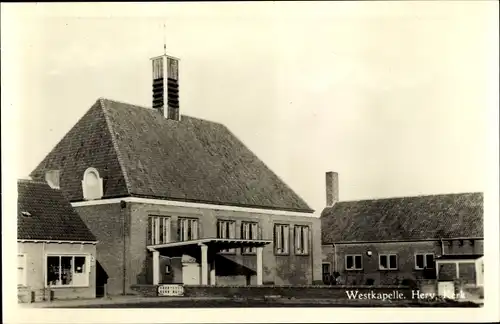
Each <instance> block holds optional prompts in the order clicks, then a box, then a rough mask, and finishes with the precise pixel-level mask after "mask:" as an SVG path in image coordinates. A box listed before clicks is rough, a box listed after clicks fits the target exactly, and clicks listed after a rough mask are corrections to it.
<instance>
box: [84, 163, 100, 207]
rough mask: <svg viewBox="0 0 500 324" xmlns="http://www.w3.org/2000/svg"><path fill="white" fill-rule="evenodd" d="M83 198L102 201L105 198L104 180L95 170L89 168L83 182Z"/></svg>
mask: <svg viewBox="0 0 500 324" xmlns="http://www.w3.org/2000/svg"><path fill="white" fill-rule="evenodd" d="M82 189H83V198H84V199H86V200H92V199H101V198H102V196H103V192H102V191H103V189H102V178H100V177H99V172H98V171H97V169H95V168H88V169H87V170H85V173H84V174H83V180H82Z"/></svg>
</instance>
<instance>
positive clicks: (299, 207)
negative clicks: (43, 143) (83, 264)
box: [31, 55, 321, 294]
mask: <svg viewBox="0 0 500 324" xmlns="http://www.w3.org/2000/svg"><path fill="white" fill-rule="evenodd" d="M152 68H153V73H152V75H153V80H152V88H153V102H152V108H147V107H140V106H137V105H132V104H127V103H123V102H118V101H114V100H108V99H102V98H101V99H98V100H97V101H96V102H95V104H94V105H92V107H91V108H90V109H89V110H88V111H87V112H86V113H85V115H84V116H83V117H82V118H81V119H80V120H79V121H78V122H77V123H76V125H75V126H74V127H73V128H72V129H71V130H70V131H69V132H68V133H67V134H66V135H65V136H64V137H63V138H62V140H61V141H60V142H59V143H58V144H57V145H56V146H55V148H54V149H53V150H52V151H51V152H50V153H49V154H48V155H47V156H46V157H45V158H44V159H43V161H42V162H41V163H40V164H39V165H38V166H37V167H36V169H35V170H34V171H33V172H32V174H31V176H32V177H33V178H35V179H43V178H44V177H45V175H46V174H47V173H51V174H55V175H57V176H58V180H57V181H59V184H60V188H61V190H62V191H63V192H64V195H65V196H66V197H67V199H69V200H70V201H71V203H72V206H73V207H74V208H75V210H76V211H77V213H78V214H79V215H80V217H81V218H82V219H83V221H84V222H85V224H86V225H87V226H88V227H89V228H90V230H91V231H92V233H93V234H94V235H95V236H96V237H97V239H98V241H99V242H98V244H97V263H98V265H99V269H100V271H99V272H98V274H97V285H98V286H102V285H104V284H106V285H107V289H108V293H109V294H126V293H132V292H133V286H135V285H142V284H144V285H158V284H163V283H176V284H184V285H262V284H275V285H289V284H313V283H318V282H321V241H320V233H321V230H320V220H319V218H318V217H314V211H313V210H312V209H311V208H310V207H309V206H308V205H307V204H306V202H305V201H304V200H303V199H302V198H301V197H299V195H297V194H296V193H295V192H294V191H293V190H292V189H291V188H290V187H289V186H288V185H287V184H286V183H285V182H284V181H283V180H281V179H280V178H279V177H278V176H277V175H276V174H275V173H274V172H273V171H272V170H270V169H269V168H268V167H267V166H266V165H265V164H264V163H263V162H262V161H261V160H260V159H259V158H258V157H257V156H256V155H255V154H254V153H253V152H252V151H251V150H249V149H248V148H247V147H246V146H245V145H244V143H242V142H241V141H240V140H239V139H238V138H237V137H236V136H235V135H234V134H233V133H232V132H231V131H230V130H229V129H228V128H226V127H225V126H224V125H222V124H219V123H216V122H211V121H207V120H202V119H199V118H194V117H189V116H186V115H183V114H181V113H180V103H179V79H180V78H179V59H177V58H175V57H172V56H168V55H162V56H159V57H155V58H153V59H152ZM70 105H71V103H70ZM70 108H71V107H68V109H70ZM82 226H83V225H82Z"/></svg>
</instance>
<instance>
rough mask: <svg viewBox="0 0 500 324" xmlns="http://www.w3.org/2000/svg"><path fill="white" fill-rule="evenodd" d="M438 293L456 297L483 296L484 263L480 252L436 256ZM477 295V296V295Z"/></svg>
mask: <svg viewBox="0 0 500 324" xmlns="http://www.w3.org/2000/svg"><path fill="white" fill-rule="evenodd" d="M436 278H437V290H438V295H440V296H446V297H450V296H452V297H455V299H471V298H472V299H474V298H479V296H482V292H483V283H484V263H483V256H482V255H480V254H456V255H451V254H450V255H442V256H440V257H437V258H436ZM476 295H477V296H476Z"/></svg>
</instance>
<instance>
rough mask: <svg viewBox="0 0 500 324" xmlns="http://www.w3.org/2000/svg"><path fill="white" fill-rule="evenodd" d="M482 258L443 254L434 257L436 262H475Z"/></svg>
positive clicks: (473, 255) (479, 256)
mask: <svg viewBox="0 0 500 324" xmlns="http://www.w3.org/2000/svg"><path fill="white" fill-rule="evenodd" d="M482 256H483V255H482V254H445V255H441V256H438V257H436V261H461V260H477V259H479V258H481V257H482Z"/></svg>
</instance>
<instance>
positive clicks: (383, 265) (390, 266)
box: [378, 254, 398, 270]
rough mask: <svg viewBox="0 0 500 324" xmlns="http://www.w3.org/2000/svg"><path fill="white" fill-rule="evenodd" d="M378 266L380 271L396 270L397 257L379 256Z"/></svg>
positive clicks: (389, 255)
mask: <svg viewBox="0 0 500 324" xmlns="http://www.w3.org/2000/svg"><path fill="white" fill-rule="evenodd" d="M378 264H379V265H378V268H379V269H380V270H397V269H398V256H397V255H396V254H380V255H379V256H378Z"/></svg>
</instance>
